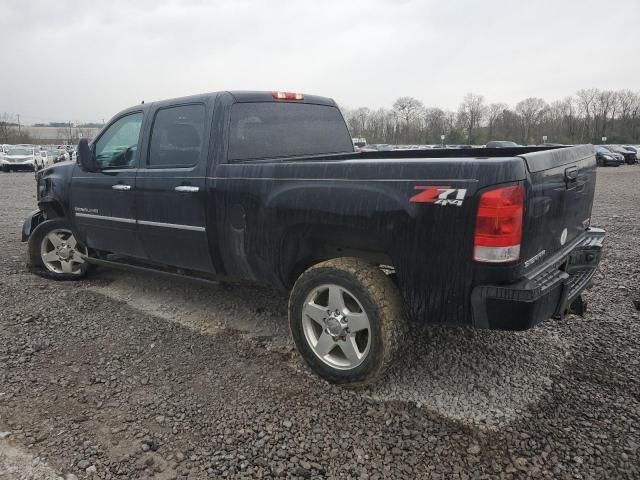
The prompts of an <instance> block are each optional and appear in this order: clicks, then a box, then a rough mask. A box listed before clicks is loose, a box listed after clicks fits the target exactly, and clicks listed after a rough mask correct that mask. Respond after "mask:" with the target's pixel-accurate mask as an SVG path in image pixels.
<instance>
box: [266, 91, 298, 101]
mask: <svg viewBox="0 0 640 480" xmlns="http://www.w3.org/2000/svg"><path fill="white" fill-rule="evenodd" d="M271 96H272V97H273V98H275V99H276V100H304V97H303V96H302V94H301V93H293V92H271Z"/></svg>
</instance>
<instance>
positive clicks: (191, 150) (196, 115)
mask: <svg viewBox="0 0 640 480" xmlns="http://www.w3.org/2000/svg"><path fill="white" fill-rule="evenodd" d="M204 117H205V110H204V105H201V104H197V105H181V106H177V107H169V108H163V109H162V110H158V112H157V113H156V116H155V118H154V120H153V127H152V129H151V139H150V143H149V158H148V160H147V168H186V167H193V166H194V165H196V164H197V163H198V162H199V161H200V155H201V153H202V145H203V139H204Z"/></svg>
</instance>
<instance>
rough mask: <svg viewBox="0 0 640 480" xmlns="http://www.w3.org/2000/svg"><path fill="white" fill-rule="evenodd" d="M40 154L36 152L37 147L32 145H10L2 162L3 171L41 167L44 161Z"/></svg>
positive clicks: (0, 160)
mask: <svg viewBox="0 0 640 480" xmlns="http://www.w3.org/2000/svg"><path fill="white" fill-rule="evenodd" d="M38 157H40V155H38V154H36V151H35V148H34V147H32V146H31V145H14V146H9V147H8V148H7V151H6V153H5V155H4V157H3V158H2V159H0V163H1V164H2V171H3V172H12V171H14V170H31V171H37V170H39V169H40V165H42V164H43V163H44V162H43V161H42V159H41V158H38Z"/></svg>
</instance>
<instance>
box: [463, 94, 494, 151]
mask: <svg viewBox="0 0 640 480" xmlns="http://www.w3.org/2000/svg"><path fill="white" fill-rule="evenodd" d="M486 113H487V106H486V105H485V103H484V97H483V96H482V95H476V94H474V93H467V94H466V95H465V97H464V99H463V100H462V103H461V104H460V107H459V108H458V122H459V123H460V124H461V126H462V129H463V131H465V133H466V137H467V142H469V143H476V137H477V129H478V127H480V123H481V122H482V120H483V119H484V117H485V115H486Z"/></svg>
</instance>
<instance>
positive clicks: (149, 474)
mask: <svg viewBox="0 0 640 480" xmlns="http://www.w3.org/2000/svg"><path fill="white" fill-rule="evenodd" d="M33 183H34V182H33V175H32V174H0V241H1V244H2V245H3V250H2V256H1V258H2V262H0V479H9V478H11V479H13V478H47V479H49V478H66V479H74V478H123V479H124V478H159V479H172V478H273V477H290V478H294V477H296V478H369V479H374V478H394V479H397V478H411V479H413V478H442V479H450V478H460V479H462V478H493V477H497V478H523V477H530V478H638V477H640V458H639V457H640V454H639V451H638V449H639V446H640V318H639V314H640V311H638V308H640V306H639V307H636V305H634V301H635V302H637V303H638V304H639V305H640V259H639V253H640V242H639V240H638V239H639V238H640V193H639V191H638V187H637V185H638V184H640V168H639V167H633V166H630V167H629V166H625V167H620V168H608V169H600V170H599V177H598V188H597V198H596V204H595V206H594V215H593V224H594V225H601V226H604V227H605V228H606V229H607V230H608V232H609V235H608V239H607V245H606V257H605V259H604V260H603V262H602V266H601V272H600V274H599V275H598V278H597V285H596V287H594V289H592V290H591V291H590V292H589V293H588V294H587V295H586V298H587V300H588V302H589V307H590V312H589V313H588V314H587V315H586V317H585V318H579V317H575V316H570V317H569V318H568V319H566V320H565V321H563V322H560V321H549V322H546V323H545V324H544V325H543V326H542V327H540V328H536V329H534V330H532V331H530V332H524V333H505V332H478V331H472V330H468V329H441V328H434V329H430V330H429V331H428V332H427V333H426V334H424V335H423V336H422V337H421V338H420V339H419V340H417V341H416V342H415V343H414V344H413V345H412V346H411V347H410V349H409V351H408V352H407V354H406V355H405V357H404V359H403V360H402V362H401V364H400V365H398V367H397V368H396V369H394V370H393V371H392V372H391V373H390V375H389V376H388V378H387V379H385V381H383V382H382V383H380V384H379V385H376V386H374V387H371V388H369V389H365V390H360V391H350V390H344V389H341V388H337V387H333V386H331V385H328V384H326V383H324V382H323V381H321V380H319V379H317V378H316V377H315V376H314V375H312V374H311V373H309V372H308V371H307V369H306V368H305V367H304V365H303V364H302V362H301V360H300V359H299V358H298V357H297V355H296V354H295V353H294V352H293V351H292V348H291V344H290V342H289V341H288V337H287V328H286V311H285V307H286V303H285V302H286V298H285V297H284V296H283V295H282V294H281V293H278V292H274V291H272V290H270V289H269V288H265V287H246V286H228V285H214V286H201V285H194V284H193V283H191V282H187V281H185V282H176V281H175V280H172V281H166V280H163V279H157V278H153V277H150V276H145V275H135V274H130V273H123V272H115V271H108V270H104V269H103V270H101V271H99V272H96V273H95V274H94V275H93V276H92V277H91V278H90V279H89V280H87V281H84V282H80V283H58V282H52V281H48V280H44V279H41V278H39V277H36V276H33V275H31V274H29V273H28V272H26V271H25V268H24V250H25V249H24V245H23V244H21V243H20V239H19V229H20V226H21V223H22V219H23V218H24V217H25V216H26V214H27V213H28V212H29V211H30V210H31V209H33V208H34V207H35V195H34V193H35V191H34V184H33Z"/></svg>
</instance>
